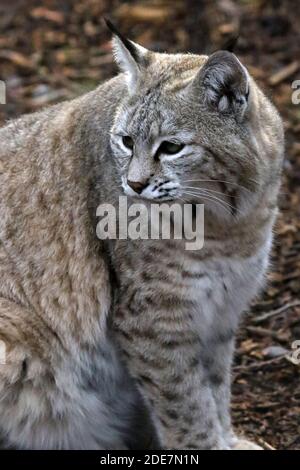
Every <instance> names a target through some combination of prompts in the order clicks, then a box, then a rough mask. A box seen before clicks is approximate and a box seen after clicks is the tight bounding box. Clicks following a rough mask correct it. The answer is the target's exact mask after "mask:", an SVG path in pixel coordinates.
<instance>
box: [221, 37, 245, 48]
mask: <svg viewBox="0 0 300 470" xmlns="http://www.w3.org/2000/svg"><path fill="white" fill-rule="evenodd" d="M239 37H240V36H239V34H235V35H233V36H231V37H230V38H228V39H227V41H225V42H224V43H223V45H222V47H221V48H220V49H221V50H222V51H228V52H234V51H235V49H236V46H237V43H238V40H239Z"/></svg>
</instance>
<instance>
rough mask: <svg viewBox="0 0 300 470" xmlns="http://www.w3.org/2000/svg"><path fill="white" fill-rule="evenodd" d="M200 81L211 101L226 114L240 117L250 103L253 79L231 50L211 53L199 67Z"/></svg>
mask: <svg viewBox="0 0 300 470" xmlns="http://www.w3.org/2000/svg"><path fill="white" fill-rule="evenodd" d="M197 82H198V84H199V82H200V84H201V87H203V88H204V93H205V98H206V101H207V102H208V104H209V105H211V106H213V107H214V108H216V109H217V110H218V111H219V112H220V113H223V114H230V113H231V114H234V115H235V117H236V119H237V120H238V121H241V120H242V119H243V117H244V114H245V111H246V110H247V107H248V98H249V89H250V80H249V74H248V72H247V70H246V68H245V67H244V66H243V65H242V64H241V62H240V61H239V60H238V58H237V57H236V56H235V55H234V54H232V53H231V52H228V51H218V52H215V53H214V54H212V55H211V56H210V57H209V58H208V59H207V62H206V63H205V64H204V66H203V67H202V68H201V69H200V71H199V74H198V77H197Z"/></svg>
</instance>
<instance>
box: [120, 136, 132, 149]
mask: <svg viewBox="0 0 300 470" xmlns="http://www.w3.org/2000/svg"><path fill="white" fill-rule="evenodd" d="M122 142H123V145H124V146H125V147H126V148H128V149H130V150H132V149H133V147H134V142H133V139H132V138H131V137H130V136H129V135H124V136H123V137H122Z"/></svg>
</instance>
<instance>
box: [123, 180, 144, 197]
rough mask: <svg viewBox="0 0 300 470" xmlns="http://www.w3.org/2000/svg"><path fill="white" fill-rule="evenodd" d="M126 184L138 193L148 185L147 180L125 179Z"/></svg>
mask: <svg viewBox="0 0 300 470" xmlns="http://www.w3.org/2000/svg"><path fill="white" fill-rule="evenodd" d="M127 184H128V186H130V187H131V189H133V191H135V192H136V193H138V194H141V192H142V191H143V189H144V188H145V187H146V186H147V185H148V181H130V180H127Z"/></svg>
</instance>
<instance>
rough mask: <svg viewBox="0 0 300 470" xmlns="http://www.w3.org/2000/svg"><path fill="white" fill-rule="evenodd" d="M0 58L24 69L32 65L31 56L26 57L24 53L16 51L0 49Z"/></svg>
mask: <svg viewBox="0 0 300 470" xmlns="http://www.w3.org/2000/svg"><path fill="white" fill-rule="evenodd" d="M0 59H6V60H9V61H10V62H13V63H14V64H15V65H17V66H18V67H23V68H25V69H32V68H33V67H34V63H33V60H32V58H31V57H26V56H25V55H24V54H21V53H20V52H16V51H9V50H0Z"/></svg>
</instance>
